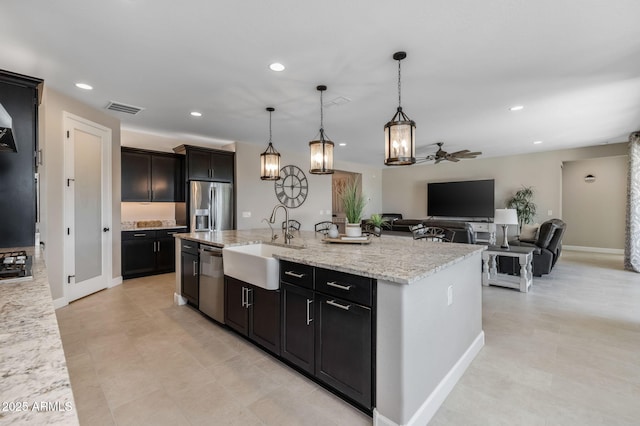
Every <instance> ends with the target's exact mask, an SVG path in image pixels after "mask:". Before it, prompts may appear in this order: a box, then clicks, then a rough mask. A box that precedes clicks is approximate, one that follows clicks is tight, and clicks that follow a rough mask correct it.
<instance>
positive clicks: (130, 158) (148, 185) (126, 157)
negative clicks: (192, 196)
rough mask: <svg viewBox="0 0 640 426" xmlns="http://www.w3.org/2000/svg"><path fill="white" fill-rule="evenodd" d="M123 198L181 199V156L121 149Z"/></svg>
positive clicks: (175, 200)
mask: <svg viewBox="0 0 640 426" xmlns="http://www.w3.org/2000/svg"><path fill="white" fill-rule="evenodd" d="M121 164H122V172H121V173H122V201H133V202H136V201H137V202H149V201H153V202H182V201H184V159H183V158H182V156H179V155H175V154H168V153H161V152H155V151H146V150H141V149H133V148H122V154H121Z"/></svg>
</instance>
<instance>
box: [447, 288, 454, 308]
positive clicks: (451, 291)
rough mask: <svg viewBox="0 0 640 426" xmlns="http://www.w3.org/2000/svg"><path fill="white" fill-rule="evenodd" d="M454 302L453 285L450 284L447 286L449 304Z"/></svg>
mask: <svg viewBox="0 0 640 426" xmlns="http://www.w3.org/2000/svg"><path fill="white" fill-rule="evenodd" d="M452 303H453V286H452V285H450V286H449V287H448V288H447V306H451V304H452Z"/></svg>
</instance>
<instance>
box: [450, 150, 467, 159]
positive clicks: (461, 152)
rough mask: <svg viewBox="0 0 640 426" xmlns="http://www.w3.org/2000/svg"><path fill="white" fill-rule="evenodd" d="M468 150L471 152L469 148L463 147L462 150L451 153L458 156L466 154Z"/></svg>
mask: <svg viewBox="0 0 640 426" xmlns="http://www.w3.org/2000/svg"><path fill="white" fill-rule="evenodd" d="M468 152H469V150H468V149H463V150H462V151H456V152H452V153H451V154H450V155H453V156H456V157H457V156H460V155H465V154H467V153H468Z"/></svg>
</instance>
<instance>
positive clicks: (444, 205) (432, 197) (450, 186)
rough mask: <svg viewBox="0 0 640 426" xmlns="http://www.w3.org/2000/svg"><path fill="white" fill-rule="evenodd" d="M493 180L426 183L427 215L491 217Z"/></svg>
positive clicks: (493, 194)
mask: <svg viewBox="0 0 640 426" xmlns="http://www.w3.org/2000/svg"><path fill="white" fill-rule="evenodd" d="M494 186H495V185H494V180H493V179H486V180H469V181H464V182H437V183H435V182H434V183H428V184H427V215H428V216H447V217H465V218H472V217H474V218H491V217H493V215H494V213H495V206H494V199H495V191H494Z"/></svg>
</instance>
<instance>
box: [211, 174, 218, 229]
mask: <svg viewBox="0 0 640 426" xmlns="http://www.w3.org/2000/svg"><path fill="white" fill-rule="evenodd" d="M216 189H217V188H216V185H215V184H214V185H211V213H210V214H211V220H212V221H213V226H212V227H211V229H212V230H214V231H219V230H220V229H218V216H217V213H218V191H216Z"/></svg>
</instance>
